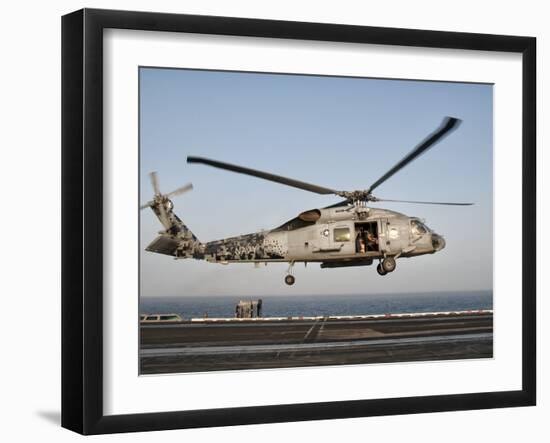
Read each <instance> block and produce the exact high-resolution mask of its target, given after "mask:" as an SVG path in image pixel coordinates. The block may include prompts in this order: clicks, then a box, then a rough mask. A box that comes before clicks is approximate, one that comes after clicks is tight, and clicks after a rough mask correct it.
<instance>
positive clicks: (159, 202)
mask: <svg viewBox="0 0 550 443" xmlns="http://www.w3.org/2000/svg"><path fill="white" fill-rule="evenodd" d="M149 179H150V180H151V185H152V187H153V191H154V193H155V195H154V197H153V200H150V201H148V202H147V203H145V204H143V205H141V206H140V207H139V209H140V210H141V209H145V208H151V209H152V210H153V212H155V214H156V215H157V217H158V218H159V220H160V222H161V223H162V225H163V226H164V229H166V230H168V229H169V228H170V227H171V226H172V221H171V217H170V215H169V214H171V212H172V208H173V203H172V201H171V200H170V198H171V197H177V196H178V195H182V194H184V193H186V192H187V191H190V190H191V189H193V185H192V184H191V183H188V184H186V185H184V186H181V187H179V188H177V189H175V190H173V191H172V192H169V193H167V194H162V193H161V192H160V186H159V180H158V175H157V173H156V172H155V171H153V172H151V173H150V174H149Z"/></svg>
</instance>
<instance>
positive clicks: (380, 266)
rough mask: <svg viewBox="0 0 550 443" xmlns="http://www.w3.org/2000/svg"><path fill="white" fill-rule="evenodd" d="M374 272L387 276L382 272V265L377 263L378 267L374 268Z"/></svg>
mask: <svg viewBox="0 0 550 443" xmlns="http://www.w3.org/2000/svg"><path fill="white" fill-rule="evenodd" d="M376 272H378V273H379V274H380V275H386V274H387V272H386V271H384V268H383V267H382V263H378V266H376Z"/></svg>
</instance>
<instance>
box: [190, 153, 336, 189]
mask: <svg viewBox="0 0 550 443" xmlns="http://www.w3.org/2000/svg"><path fill="white" fill-rule="evenodd" d="M187 163H202V164H204V165H209V166H213V167H214V168H220V169H227V170H228V171H233V172H237V173H239V174H246V175H251V176H253V177H258V178H263V179H264V180H269V181H272V182H276V183H281V184H283V185H287V186H292V187H294V188H298V189H303V190H304V191H309V192H315V193H317V194H323V195H328V194H335V193H336V191H335V190H334V189H330V188H324V187H322V186H317V185H313V184H311V183H306V182H302V181H299V180H294V179H292V178H287V177H282V176H280V175H275V174H270V173H268V172H262V171H258V170H256V169H250V168H245V167H242V166H237V165H232V164H230V163H223V162H219V161H216V160H211V159H208V158H202V157H187Z"/></svg>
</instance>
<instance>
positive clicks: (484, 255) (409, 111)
mask: <svg viewBox="0 0 550 443" xmlns="http://www.w3.org/2000/svg"><path fill="white" fill-rule="evenodd" d="M139 94H140V96H139V100H140V171H139V172H140V199H141V202H142V203H143V202H146V201H148V200H149V199H150V198H151V197H152V195H153V191H152V189H151V185H150V182H149V178H148V173H149V172H151V171H157V172H158V175H159V182H160V187H161V190H162V191H163V192H164V193H167V192H170V191H172V190H173V189H175V188H177V187H179V186H181V185H183V184H185V183H188V182H192V183H193V185H194V190H193V191H191V192H188V193H186V194H184V195H182V196H178V197H175V198H174V200H173V203H174V210H175V213H176V214H178V216H179V217H180V218H181V219H182V220H183V221H184V223H185V224H186V225H187V226H188V227H189V228H190V229H191V230H192V231H193V233H194V234H195V235H196V236H197V237H198V238H199V240H201V241H202V242H207V241H211V240H217V239H221V238H224V237H230V236H235V235H239V234H245V233H251V232H255V231H259V230H262V229H270V228H274V227H277V226H279V225H281V224H282V223H283V222H285V221H287V220H289V219H291V218H293V217H295V216H296V215H297V214H299V213H300V212H302V211H304V210H307V209H312V208H322V207H325V206H328V205H330V204H333V203H335V202H337V201H339V200H340V199H339V198H338V197H334V196H321V195H317V194H313V193H310V192H307V191H303V190H300V189H294V188H291V187H287V186H284V185H280V184H277V183H272V182H268V181H264V180H261V179H257V178H254V177H249V176H245V175H241V174H235V173H232V172H229V171H224V170H220V169H215V168H211V167H208V166H205V165H198V164H187V163H186V157H187V156H188V155H196V156H202V157H208V158H213V159H216V160H220V161H224V162H229V163H235V164H238V165H242V166H247V167H251V168H255V169H259V170H263V171H267V172H271V173H274V174H278V175H283V176H286V177H290V178H295V179H298V180H303V181H306V182H310V183H314V184H317V185H320V186H326V187H329V188H334V189H342V190H354V189H366V188H368V186H369V185H370V184H371V183H373V182H374V181H375V180H377V179H378V178H379V177H380V176H381V175H382V174H384V173H385V172H386V171H387V170H388V169H390V168H391V167H392V166H393V165H394V164H395V163H397V162H398V161H399V160H400V159H401V158H402V157H403V156H405V155H406V154H407V153H409V152H410V151H411V150H412V149H413V148H414V147H415V146H416V145H417V144H418V143H419V142H420V141H421V140H423V139H424V138H425V137H426V136H427V135H428V134H430V133H431V132H433V131H434V130H435V129H436V128H438V127H439V125H440V124H441V122H442V120H443V118H444V117H445V116H452V117H457V118H460V119H462V124H461V125H460V127H459V128H458V129H457V130H456V131H454V132H453V133H451V134H450V135H449V136H448V137H446V138H444V139H443V140H442V141H441V142H440V143H438V144H436V145H435V146H434V147H432V148H431V149H430V150H428V151H427V152H426V153H425V154H423V155H422V156H421V157H419V158H417V159H416V160H415V161H414V162H412V163H411V164H409V165H408V166H406V167H405V168H404V169H402V170H401V171H400V172H398V173H397V174H396V175H394V176H393V177H392V178H390V179H389V180H388V181H386V182H385V183H384V184H382V185H381V186H380V187H379V188H377V189H376V192H375V195H376V196H378V197H380V198H390V199H408V200H432V201H457V202H474V203H475V205H474V206H468V207H453V206H428V205H414V204H399V203H388V202H386V203H377V204H372V205H373V206H376V207H383V208H388V209H392V210H395V211H398V212H401V213H404V214H407V215H410V216H418V217H419V218H421V219H424V220H425V223H426V224H427V225H428V226H429V227H430V228H432V229H433V230H434V231H436V232H437V233H439V234H441V235H443V236H444V237H445V240H446V243H447V246H446V248H445V249H443V250H442V251H441V252H439V253H436V254H433V255H427V256H421V257H415V258H408V259H398V260H397V268H396V270H395V271H394V272H393V273H391V274H388V275H386V276H384V277H381V276H379V275H378V274H377V272H376V269H375V266H370V267H356V268H341V269H320V268H319V265H318V264H315V263H310V264H309V265H308V266H307V267H305V268H304V265H303V264H296V266H295V267H294V275H295V277H296V283H295V284H294V286H292V287H289V286H287V285H285V284H284V282H283V278H284V276H285V273H286V269H287V267H288V265H287V264H269V265H268V266H265V267H264V266H263V265H262V266H261V267H259V268H255V267H254V265H253V264H250V263H249V264H232V265H227V266H224V265H219V264H211V263H207V262H204V261H196V260H174V259H172V258H170V257H168V256H165V255H160V254H153V253H149V252H146V251H145V250H144V249H145V247H146V246H147V245H148V244H149V243H150V242H151V241H152V240H153V239H154V238H155V237H156V235H157V233H158V231H159V230H161V229H162V227H161V225H160V223H159V221H158V220H157V218H156V217H155V216H154V214H153V213H152V211H151V210H149V209H147V210H143V211H141V213H140V223H141V230H140V261H141V295H142V296H197V295H201V296H209V295H240V296H250V297H254V296H256V297H261V295H276V294H285V295H291V294H296V295H305V294H308V295H309V294H327V295H328V294H330V295H333V294H367V293H377V294H379V293H403V292H424V291H471V290H487V289H492V281H493V87H492V85H487V84H472V83H449V82H433V81H430V82H428V81H413V80H388V79H369V78H349V77H328V76H309V75H308V76H304V75H292V74H266V73H243V72H223V71H203V70H185V69H163V68H140V90H139Z"/></svg>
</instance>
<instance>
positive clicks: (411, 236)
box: [182, 207, 445, 267]
mask: <svg viewBox="0 0 550 443" xmlns="http://www.w3.org/2000/svg"><path fill="white" fill-rule="evenodd" d="M367 229H368V230H369V231H372V235H373V237H374V238H375V239H376V243H373V244H372V245H371V247H370V248H369V247H368V246H365V247H364V248H360V247H359V246H358V236H359V235H361V233H362V232H366V230H367ZM444 246H445V243H444V240H443V238H442V237H441V236H439V235H438V234H435V233H434V232H432V231H431V230H430V229H429V228H427V227H426V226H425V225H424V224H423V223H422V222H421V221H420V220H419V219H417V218H414V217H408V216H406V215H404V214H400V213H398V212H395V211H390V210H387V209H376V208H366V207H360V208H356V207H344V208H341V207H340V208H339V207H336V208H326V209H314V210H311V211H305V212H303V213H302V214H300V215H299V216H298V217H296V218H294V219H292V220H289V221H288V222H286V223H285V224H283V225H281V226H280V227H278V228H276V229H272V230H269V231H262V232H257V233H253V234H245V235H240V236H237V237H231V238H226V239H222V240H217V241H212V242H208V243H205V244H204V248H203V250H202V251H201V253H200V254H199V256H197V255H196V254H195V255H194V258H200V259H205V260H207V261H210V262H218V263H235V262H277V261H285V262H324V263H327V264H329V267H337V266H336V263H337V262H345V261H351V262H362V264H370V263H367V262H368V261H369V260H370V261H371V262H372V260H373V259H378V258H383V257H386V256H394V257H395V256H398V257H411V256H417V255H422V254H430V253H434V252H436V251H439V250H441V249H443V247H444ZM182 258H183V257H182ZM331 263H332V264H334V266H330V264H331ZM350 265H351V263H350Z"/></svg>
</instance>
